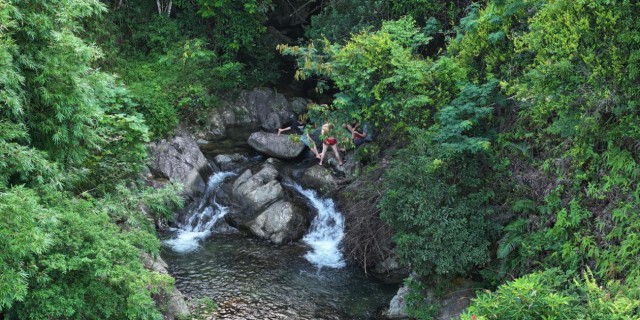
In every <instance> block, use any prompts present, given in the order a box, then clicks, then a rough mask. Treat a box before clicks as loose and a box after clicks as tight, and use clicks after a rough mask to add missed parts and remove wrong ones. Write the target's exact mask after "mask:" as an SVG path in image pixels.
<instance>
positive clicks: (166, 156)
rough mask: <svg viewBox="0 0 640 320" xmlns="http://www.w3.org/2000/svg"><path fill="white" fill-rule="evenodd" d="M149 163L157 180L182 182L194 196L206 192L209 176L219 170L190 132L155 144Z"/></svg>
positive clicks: (150, 146)
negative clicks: (201, 149) (206, 182)
mask: <svg viewBox="0 0 640 320" xmlns="http://www.w3.org/2000/svg"><path fill="white" fill-rule="evenodd" d="M148 166H149V169H150V172H151V174H152V175H153V178H154V179H162V178H164V179H168V180H169V181H171V182H172V183H176V182H179V183H181V184H182V185H183V186H184V194H185V195H187V196H190V197H194V196H197V195H198V194H201V193H202V192H204V190H205V188H206V184H205V181H206V177H207V176H209V175H210V174H211V173H212V172H214V171H217V168H214V167H213V166H212V165H211V164H210V163H209V161H208V160H207V159H206V158H205V157H204V154H202V152H201V151H200V149H199V148H198V145H197V144H196V142H195V141H194V140H193V138H191V136H189V135H188V134H186V133H180V134H178V135H176V136H174V137H173V138H171V139H168V140H167V139H163V140H162V141H157V142H153V143H151V144H150V145H149V163H148Z"/></svg>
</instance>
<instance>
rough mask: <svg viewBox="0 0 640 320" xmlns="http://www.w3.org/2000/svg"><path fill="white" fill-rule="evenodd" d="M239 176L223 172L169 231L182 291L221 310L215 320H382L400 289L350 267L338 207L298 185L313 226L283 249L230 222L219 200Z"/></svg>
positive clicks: (166, 255)
mask: <svg viewBox="0 0 640 320" xmlns="http://www.w3.org/2000/svg"><path fill="white" fill-rule="evenodd" d="M237 174H238V172H231V171H229V172H218V173H214V174H213V175H212V176H211V177H209V179H208V182H207V189H206V191H205V193H204V195H203V196H202V198H201V199H199V200H197V201H196V202H195V203H194V204H193V205H192V206H191V209H190V211H189V212H188V214H187V217H186V219H183V220H182V221H181V222H178V223H177V226H176V228H172V229H171V231H168V232H164V233H162V234H161V235H160V236H161V238H162V239H163V244H164V246H163V250H162V252H161V255H162V257H163V259H164V260H165V261H166V262H167V264H168V265H169V272H170V273H171V275H172V276H173V277H174V278H175V280H176V287H177V288H178V289H179V290H180V291H181V292H182V293H183V294H185V295H186V296H188V297H190V298H196V299H197V298H202V297H209V298H211V299H212V300H213V301H215V302H216V303H217V305H218V307H219V308H218V310H217V311H216V313H215V314H214V317H213V318H212V319H379V318H380V311H381V310H382V309H384V308H385V307H387V306H388V304H389V301H390V300H391V298H392V297H393V296H394V295H395V293H396V292H397V289H398V285H389V284H383V283H380V282H377V281H375V280H374V278H372V277H367V276H366V275H365V274H364V273H363V272H362V270H360V269H357V268H353V267H349V266H347V264H346V262H345V260H344V256H343V253H342V252H341V246H340V245H341V241H342V239H343V237H344V218H343V217H342V215H341V214H340V212H338V211H337V210H336V208H335V205H334V203H333V201H332V200H331V199H329V198H322V197H320V196H318V194H317V193H316V192H315V191H313V190H306V189H304V188H302V187H301V186H300V185H298V184H297V183H295V182H291V181H288V182H285V183H283V184H284V185H286V186H287V187H288V188H291V189H292V190H295V191H296V192H297V193H298V195H299V196H300V197H301V199H304V201H305V203H307V207H308V209H309V210H311V211H312V212H313V213H314V219H313V221H312V223H311V226H310V228H309V230H308V232H307V234H306V235H305V236H304V237H303V239H302V240H300V241H299V242H296V243H292V244H287V245H280V246H276V245H273V244H271V243H269V242H267V241H263V240H258V239H255V238H252V237H250V236H248V235H244V234H242V233H240V232H238V231H237V230H235V229H233V228H231V227H229V226H228V225H227V224H226V223H225V222H224V219H223V218H224V215H225V214H226V212H227V208H226V207H224V206H222V205H221V204H220V203H218V201H216V194H219V193H218V192H220V188H221V186H222V185H223V184H224V183H231V182H232V181H233V179H234V177H235V176H237Z"/></svg>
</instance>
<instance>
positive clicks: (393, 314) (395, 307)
mask: <svg viewBox="0 0 640 320" xmlns="http://www.w3.org/2000/svg"><path fill="white" fill-rule="evenodd" d="M408 293H409V287H408V286H406V285H405V286H402V287H401V288H400V289H398V293H396V295H395V296H394V297H393V299H391V303H389V309H388V310H387V312H386V314H385V315H386V316H387V317H389V318H391V319H408V318H409V317H408V316H407V313H406V312H405V311H404V308H405V306H406V305H407V301H406V296H407V294H408Z"/></svg>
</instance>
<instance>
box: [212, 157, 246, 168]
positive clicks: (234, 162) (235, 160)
mask: <svg viewBox="0 0 640 320" xmlns="http://www.w3.org/2000/svg"><path fill="white" fill-rule="evenodd" d="M248 160H249V159H248V158H247V156H245V155H242V154H239V153H234V154H220V155H217V156H216V157H215V158H214V159H213V162H215V164H216V165H218V167H220V170H222V171H229V170H232V169H234V168H236V167H237V166H238V165H240V164H242V163H244V162H247V161H248Z"/></svg>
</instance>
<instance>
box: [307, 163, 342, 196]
mask: <svg viewBox="0 0 640 320" xmlns="http://www.w3.org/2000/svg"><path fill="white" fill-rule="evenodd" d="M300 184H302V186H303V187H305V188H307V189H314V190H317V191H318V192H319V193H320V194H323V195H326V194H329V193H331V192H333V191H335V190H336V189H337V188H338V182H337V181H336V178H335V177H334V176H333V174H332V173H331V170H329V169H327V168H325V167H322V166H311V167H309V168H307V170H305V171H304V174H302V177H301V178H300Z"/></svg>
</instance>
